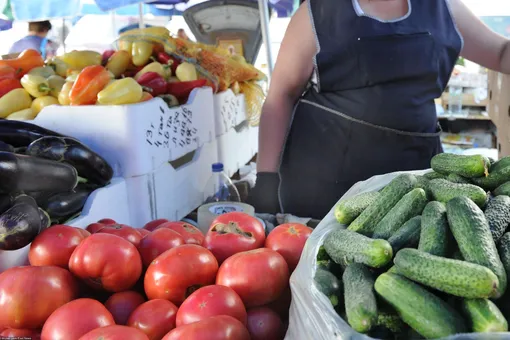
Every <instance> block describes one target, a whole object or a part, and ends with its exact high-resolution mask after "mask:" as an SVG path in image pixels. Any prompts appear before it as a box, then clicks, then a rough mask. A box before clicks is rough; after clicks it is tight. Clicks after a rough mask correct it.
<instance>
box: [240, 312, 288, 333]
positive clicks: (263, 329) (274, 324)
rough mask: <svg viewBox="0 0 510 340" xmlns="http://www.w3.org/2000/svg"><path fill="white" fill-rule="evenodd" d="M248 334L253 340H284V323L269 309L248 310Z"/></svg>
mask: <svg viewBox="0 0 510 340" xmlns="http://www.w3.org/2000/svg"><path fill="white" fill-rule="evenodd" d="M248 332H250V336H251V339H252V340H282V339H283V338H284V337H285V334H283V322H282V320H281V319H280V317H279V316H278V314H276V313H275V312H274V311H273V310H271V309H270V308H268V307H256V308H253V309H249V310H248Z"/></svg>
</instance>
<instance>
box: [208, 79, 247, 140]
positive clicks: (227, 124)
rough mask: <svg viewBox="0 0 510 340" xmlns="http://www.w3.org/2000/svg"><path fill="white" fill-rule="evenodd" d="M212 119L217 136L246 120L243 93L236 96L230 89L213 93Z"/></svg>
mask: <svg viewBox="0 0 510 340" xmlns="http://www.w3.org/2000/svg"><path fill="white" fill-rule="evenodd" d="M214 120H215V127H216V136H217V137H219V136H221V135H224V134H225V133H227V132H228V131H229V130H230V129H232V128H235V127H236V126H238V125H240V124H242V123H243V122H244V121H245V120H246V102H245V100H244V95H242V94H240V95H237V96H236V95H235V94H234V92H232V90H230V89H228V90H226V91H223V92H221V93H217V94H215V95H214Z"/></svg>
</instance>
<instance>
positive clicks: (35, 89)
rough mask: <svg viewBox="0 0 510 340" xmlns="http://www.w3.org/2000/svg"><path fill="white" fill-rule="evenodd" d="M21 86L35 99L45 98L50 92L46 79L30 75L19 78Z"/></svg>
mask: <svg viewBox="0 0 510 340" xmlns="http://www.w3.org/2000/svg"><path fill="white" fill-rule="evenodd" d="M21 86H23V88H24V89H25V90H27V92H28V93H30V95H31V96H32V97H35V98H37V97H42V96H46V95H47V94H48V93H50V90H51V89H50V85H49V84H48V81H47V80H46V78H44V77H42V76H34V75H32V74H25V75H24V76H23V78H21Z"/></svg>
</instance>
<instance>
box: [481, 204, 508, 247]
mask: <svg viewBox="0 0 510 340" xmlns="http://www.w3.org/2000/svg"><path fill="white" fill-rule="evenodd" d="M485 218H487V222H488V223H489V228H490V230H491V233H492V238H493V239H494V241H495V242H498V240H499V239H500V238H501V236H503V234H504V233H505V231H506V229H507V228H508V225H510V197H508V196H503V195H502V196H496V197H494V198H492V199H490V200H489V203H488V204H487V208H486V209H485Z"/></svg>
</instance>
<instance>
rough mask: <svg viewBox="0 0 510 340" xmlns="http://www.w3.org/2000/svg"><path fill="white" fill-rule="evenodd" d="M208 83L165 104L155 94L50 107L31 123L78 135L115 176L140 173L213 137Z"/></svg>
mask: <svg viewBox="0 0 510 340" xmlns="http://www.w3.org/2000/svg"><path fill="white" fill-rule="evenodd" d="M213 106H214V105H213V95H212V90H211V88H209V87H206V88H200V89H195V90H193V91H192V93H191V95H190V98H189V100H188V104H186V105H182V106H179V107H176V108H171V109H169V108H168V106H167V105H166V104H165V102H164V101H163V100H161V99H160V98H155V99H152V100H150V101H148V102H144V103H139V104H132V105H119V106H100V105H91V106H58V105H54V106H50V107H47V108H45V109H44V110H43V111H42V112H41V113H39V115H38V116H37V118H36V119H35V120H34V121H33V123H35V124H37V125H40V126H42V127H45V128H47V129H50V130H54V131H56V132H59V133H62V134H65V135H68V136H72V137H75V138H78V139H79V140H80V141H82V142H83V143H85V144H86V145H87V146H89V147H90V148H91V149H92V150H94V151H95V152H97V153H98V154H100V155H101V156H103V157H104V158H105V159H106V161H108V162H109V163H110V165H111V166H112V167H113V168H114V171H115V176H121V177H124V178H128V177H133V176H139V175H144V174H147V173H150V172H153V171H155V170H156V169H158V168H159V167H160V166H161V165H162V164H164V163H167V162H168V161H173V160H175V159H178V158H180V157H182V156H183V155H185V154H187V153H189V152H191V151H193V150H195V149H197V148H199V147H200V146H201V145H203V144H204V143H208V142H211V141H212V139H213V138H214V136H215V131H214V129H215V127H214V108H213Z"/></svg>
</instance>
